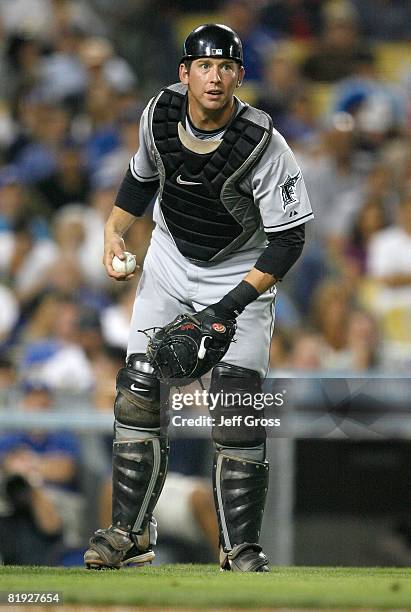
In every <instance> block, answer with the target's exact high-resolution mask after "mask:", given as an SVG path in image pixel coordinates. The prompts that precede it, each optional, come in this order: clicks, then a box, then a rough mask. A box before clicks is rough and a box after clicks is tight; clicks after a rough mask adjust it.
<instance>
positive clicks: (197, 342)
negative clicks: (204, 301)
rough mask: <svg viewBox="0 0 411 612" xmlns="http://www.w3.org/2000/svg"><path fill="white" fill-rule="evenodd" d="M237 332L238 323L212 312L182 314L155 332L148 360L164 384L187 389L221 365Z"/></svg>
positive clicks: (155, 329) (210, 310)
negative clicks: (193, 382)
mask: <svg viewBox="0 0 411 612" xmlns="http://www.w3.org/2000/svg"><path fill="white" fill-rule="evenodd" d="M236 328H237V326H236V322H235V320H234V319H228V320H227V319H221V317H217V316H216V315H215V314H214V311H213V310H212V309H211V308H209V309H207V308H206V309H205V310H202V311H201V312H199V313H197V314H196V315H194V316H193V315H190V314H181V315H179V316H178V317H176V318H175V319H174V321H171V323H169V324H168V325H166V326H165V327H160V328H154V334H153V336H152V337H151V338H150V339H149V342H148V346H147V358H148V360H149V362H150V364H151V366H152V367H153V368H154V372H155V374H156V376H157V377H158V378H159V379H160V380H161V381H162V382H164V383H169V384H173V383H174V384H176V383H177V382H178V384H179V385H187V384H189V383H190V382H191V380H192V379H196V378H200V376H203V375H204V374H206V373H207V372H209V371H210V370H211V369H212V368H213V367H214V366H215V365H216V364H217V363H218V362H219V361H221V359H222V358H223V357H224V355H225V354H226V352H227V351H228V348H229V346H230V344H231V341H232V339H233V337H234V334H235V332H236ZM175 379H178V381H176V380H175Z"/></svg>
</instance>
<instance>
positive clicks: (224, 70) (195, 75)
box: [180, 57, 244, 111]
mask: <svg viewBox="0 0 411 612" xmlns="http://www.w3.org/2000/svg"><path fill="white" fill-rule="evenodd" d="M243 77H244V68H243V67H242V66H239V64H238V63H237V62H235V61H233V60H230V59H211V58H208V57H204V58H200V59H196V60H194V61H193V62H192V64H191V68H190V70H189V71H188V70H187V68H186V66H185V65H184V64H181V65H180V80H181V82H182V83H184V85H187V86H188V91H189V99H190V104H197V105H198V106H199V109H202V110H204V111H219V110H222V109H224V108H225V107H226V106H227V104H230V103H231V100H232V97H233V94H234V90H235V88H236V87H238V86H239V84H241V82H242V80H243Z"/></svg>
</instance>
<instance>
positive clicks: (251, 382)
mask: <svg viewBox="0 0 411 612" xmlns="http://www.w3.org/2000/svg"><path fill="white" fill-rule="evenodd" d="M261 392H262V387H261V377H260V375H259V373H258V372H256V371H255V370H249V369H248V368H242V367H239V366H234V365H231V364H229V363H224V362H221V363H219V364H217V365H216V366H215V368H214V369H213V373H212V376H211V384H210V395H211V396H212V398H213V404H215V407H214V409H213V411H212V417H213V418H214V423H215V425H214V426H213V431H212V437H213V440H214V442H215V444H217V445H220V446H223V447H226V446H229V447H245V448H248V447H256V446H259V445H261V444H264V443H265V440H266V431H265V428H264V427H263V426H262V425H260V424H254V422H255V420H256V417H258V418H261V417H262V416H263V415H264V411H263V410H256V409H255V408H254V401H253V398H254V396H255V394H257V393H260V394H261ZM216 399H217V401H215V400H216ZM258 418H257V421H258Z"/></svg>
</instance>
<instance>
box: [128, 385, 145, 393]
mask: <svg viewBox="0 0 411 612" xmlns="http://www.w3.org/2000/svg"><path fill="white" fill-rule="evenodd" d="M130 389H131V390H132V391H145V392H146V393H147V391H148V389H142V388H141V387H136V386H135V385H134V384H132V385H131V387H130Z"/></svg>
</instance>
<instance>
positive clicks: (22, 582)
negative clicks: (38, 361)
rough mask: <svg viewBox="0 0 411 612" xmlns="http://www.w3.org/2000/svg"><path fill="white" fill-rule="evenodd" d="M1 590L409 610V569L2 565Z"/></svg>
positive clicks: (105, 599)
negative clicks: (237, 570)
mask: <svg viewBox="0 0 411 612" xmlns="http://www.w3.org/2000/svg"><path fill="white" fill-rule="evenodd" d="M0 591H1V592H3V597H4V592H9V591H15V592H39V591H43V592H51V591H59V592H60V593H62V595H63V600H64V603H65V604H91V605H117V606H125V605H130V606H131V605H132V606H143V607H150V606H152V607H155V606H158V607H160V608H164V609H166V608H173V607H175V608H178V607H182V608H184V607H187V608H213V609H214V610H220V609H222V608H230V607H232V608H254V609H255V608H259V607H261V608H263V607H270V608H275V607H282V608H296V607H300V608H313V609H319V608H328V609H330V608H342V609H348V608H368V609H369V608H372V609H378V608H380V609H384V608H389V609H391V610H392V609H398V608H401V609H403V610H404V609H410V610H411V569H410V570H407V569H383V568H312V567H287V568H283V567H278V568H273V569H272V571H271V572H270V573H269V574H241V575H240V574H231V573H220V572H219V571H218V569H217V568H216V567H215V566H204V565H172V566H171V565H167V566H166V565H165V566H153V567H145V568H139V569H127V570H121V571H100V572H92V571H87V570H83V569H77V568H76V569H62V568H33V567H26V568H22V567H10V566H9V567H1V568H0Z"/></svg>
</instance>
